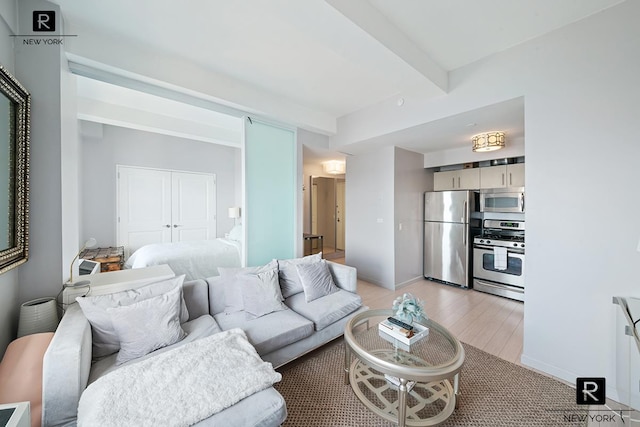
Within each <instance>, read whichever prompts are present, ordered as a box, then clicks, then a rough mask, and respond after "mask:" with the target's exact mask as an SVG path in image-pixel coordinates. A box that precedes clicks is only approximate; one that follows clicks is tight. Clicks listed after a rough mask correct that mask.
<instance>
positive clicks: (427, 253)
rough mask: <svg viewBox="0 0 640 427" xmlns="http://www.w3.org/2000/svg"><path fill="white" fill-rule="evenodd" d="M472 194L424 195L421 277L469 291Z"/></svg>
mask: <svg viewBox="0 0 640 427" xmlns="http://www.w3.org/2000/svg"><path fill="white" fill-rule="evenodd" d="M475 203H476V196H475V193H474V192H472V191H434V192H426V193H424V277H425V278H427V279H435V280H438V281H442V282H447V283H450V284H455V285H459V286H463V287H466V288H468V287H470V286H471V283H472V281H471V280H472V278H471V271H472V269H471V262H472V261H471V260H472V258H471V247H472V242H473V236H471V235H470V234H471V232H470V226H469V222H470V216H471V215H470V214H471V212H473V211H475Z"/></svg>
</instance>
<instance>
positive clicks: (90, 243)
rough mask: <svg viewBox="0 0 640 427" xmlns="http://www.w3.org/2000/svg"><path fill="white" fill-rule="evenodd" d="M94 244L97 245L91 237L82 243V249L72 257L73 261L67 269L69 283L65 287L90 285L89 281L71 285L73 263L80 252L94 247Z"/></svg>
mask: <svg viewBox="0 0 640 427" xmlns="http://www.w3.org/2000/svg"><path fill="white" fill-rule="evenodd" d="M96 243H97V242H96V239H94V238H93V237H92V238H90V239H89V240H87V241H86V242H85V243H84V246H82V248H81V249H80V250H79V251H78V253H77V254H76V256H75V257H73V260H72V261H71V267H70V268H69V281H68V282H67V284H66V285H65V286H67V287H76V286H86V285H88V284H89V283H91V282H90V281H89V280H81V281H79V282H77V283H73V263H74V262H76V260H77V259H78V257H79V256H80V254H81V253H82V251H84V250H85V249H87V248H92V247H94V246H95V245H96Z"/></svg>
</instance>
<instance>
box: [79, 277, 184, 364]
mask: <svg viewBox="0 0 640 427" xmlns="http://www.w3.org/2000/svg"><path fill="white" fill-rule="evenodd" d="M183 282H184V275H182V276H178V277H175V278H173V279H169V280H163V281H161V282H156V283H151V284H149V285H146V286H143V287H141V288H138V289H128V290H126V291H122V292H116V293H113V294H107V295H97V296H93V297H77V298H76V301H77V302H78V304H79V305H80V308H81V309H82V312H83V313H84V315H85V317H86V318H87V320H88V321H89V323H90V324H91V332H92V342H93V346H92V349H93V358H94V359H97V358H100V357H104V356H108V355H110V354H113V353H115V352H116V351H118V350H119V349H120V340H119V339H118V335H117V333H116V331H115V329H114V327H113V322H112V320H111V316H110V315H109V314H108V313H107V309H108V308H113V307H120V306H126V305H131V304H134V303H136V302H139V301H144V300H147V299H149V298H153V297H156V296H158V295H162V294H164V293H166V292H168V291H170V290H173V289H178V290H179V296H180V298H179V299H180V314H179V319H180V322H181V323H184V322H186V321H187V320H189V312H188V311H187V306H186V304H185V303H184V298H183V297H182V283H183Z"/></svg>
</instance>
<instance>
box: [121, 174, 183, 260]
mask: <svg viewBox="0 0 640 427" xmlns="http://www.w3.org/2000/svg"><path fill="white" fill-rule="evenodd" d="M171 225H172V222H171V172H168V171H161V170H154V169H140V168H131V167H125V166H118V233H117V240H118V246H125V248H126V249H127V250H128V251H129V253H133V252H134V251H135V250H136V249H138V248H140V247H142V246H144V245H147V244H149V243H162V242H170V241H171V232H172V227H171Z"/></svg>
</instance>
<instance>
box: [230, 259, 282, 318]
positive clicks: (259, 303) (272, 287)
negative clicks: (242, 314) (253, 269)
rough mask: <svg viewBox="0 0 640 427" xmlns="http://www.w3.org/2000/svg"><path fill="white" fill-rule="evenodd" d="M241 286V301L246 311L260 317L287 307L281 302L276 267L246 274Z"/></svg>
mask: <svg viewBox="0 0 640 427" xmlns="http://www.w3.org/2000/svg"><path fill="white" fill-rule="evenodd" d="M241 286H242V302H243V305H244V311H246V312H247V313H249V314H251V315H253V316H255V317H261V316H264V315H265V314H269V313H273V312H274V311H280V310H286V309H287V306H286V305H284V304H283V303H282V299H283V298H282V294H281V293H280V283H279V282H278V269H277V268H274V269H271V270H268V271H264V272H262V273H257V274H248V275H246V277H245V280H243V281H242V285H241Z"/></svg>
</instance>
